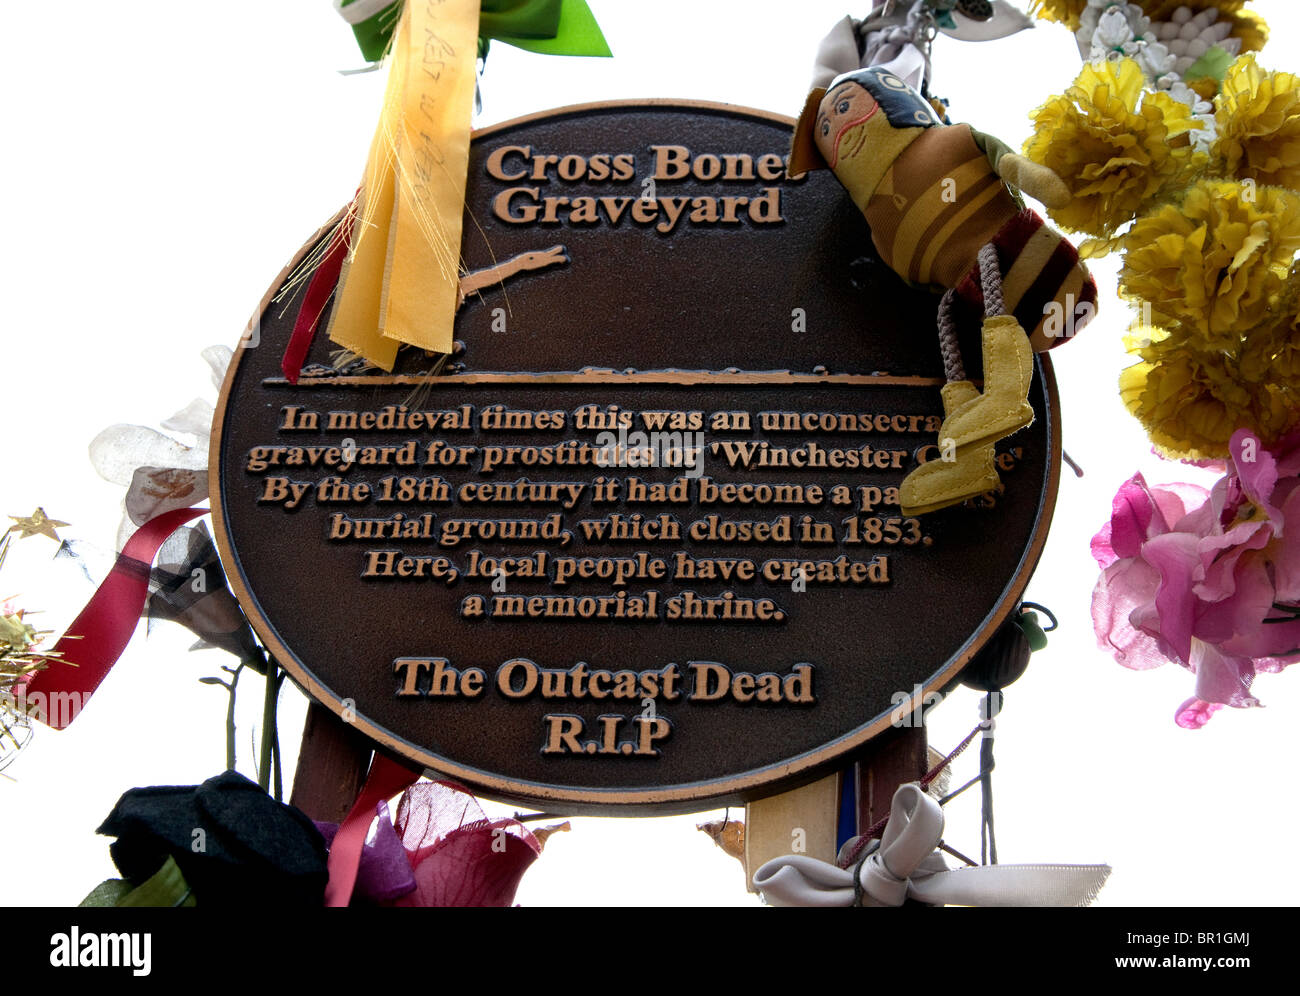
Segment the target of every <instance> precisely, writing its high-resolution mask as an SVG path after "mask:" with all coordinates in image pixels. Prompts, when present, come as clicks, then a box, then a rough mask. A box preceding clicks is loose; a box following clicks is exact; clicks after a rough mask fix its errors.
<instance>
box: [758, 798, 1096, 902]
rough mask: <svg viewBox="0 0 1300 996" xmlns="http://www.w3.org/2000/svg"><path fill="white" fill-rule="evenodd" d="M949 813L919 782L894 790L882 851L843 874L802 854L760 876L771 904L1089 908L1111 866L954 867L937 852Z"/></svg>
mask: <svg viewBox="0 0 1300 996" xmlns="http://www.w3.org/2000/svg"><path fill="white" fill-rule="evenodd" d="M942 836H943V809H942V808H941V807H940V806H939V804H938V803H937V802H936V801H935V800H934V799H932V798H930V796H928V795H926V794H925V792H924V791H923V790H922V789H921V786H920V785H919V784H917V783H916V782H910V783H909V784H907V785H901V786H899V788H898V791H897V792H895V793H894V800H893V803H892V804H891V806H890V810H889V823H888V824H887V825H886V827H885V832H884V835H883V836H882V837H881V840H880V845H879V847H877V848H875V849H874V850H871V851H869V852H868V853H867V855H866V857H865V858H863V860H862V861H861V862H860V863H859V864H858V865H857V866H856V867H854V868H852V869H843V868H838V867H836V866H835V865H832V864H828V863H827V862H825V861H818V860H817V859H816V858H810V857H807V856H806V855H801V854H789V855H786V856H785V857H782V858H774V859H772V860H771V861H769V862H767V863H766V864H764V865H763V866H762V867H761V868H759V869H758V871H756V872H755V873H754V887H755V888H756V889H758V890H759V892H761V893H762V894H763V898H764V899H765V900H766V901H767V902H768V903H769V904H770V905H772V906H902V905H903V901H904V900H906V899H913V900H916V901H918V902H922V903H927V904H929V905H932V906H948V905H952V906H1087V905H1088V904H1089V903H1091V902H1092V901H1093V899H1095V898H1096V897H1097V893H1098V892H1099V891H1100V890H1101V887H1102V885H1104V884H1105V882H1106V878H1107V877H1108V876H1109V875H1110V868H1109V866H1107V865H980V866H978V867H975V868H958V869H956V870H950V869H949V868H948V866H947V864H946V863H945V862H944V860H943V855H942V854H941V853H940V852H939V851H938V846H939V841H940V839H941V837H942Z"/></svg>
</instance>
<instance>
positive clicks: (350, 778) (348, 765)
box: [289, 702, 374, 823]
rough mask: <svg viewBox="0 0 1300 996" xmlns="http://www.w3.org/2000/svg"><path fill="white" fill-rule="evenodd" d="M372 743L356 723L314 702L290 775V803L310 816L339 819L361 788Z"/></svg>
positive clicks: (372, 747)
mask: <svg viewBox="0 0 1300 996" xmlns="http://www.w3.org/2000/svg"><path fill="white" fill-rule="evenodd" d="M373 753H374V744H373V743H372V742H371V741H370V739H369V738H367V737H366V736H364V735H363V734H361V733H360V732H359V731H358V730H357V728H356V727H355V726H352V725H351V724H350V723H345V722H343V720H341V719H339V717H338V716H336V715H334V713H333V712H331V711H330V710H329V709H326V708H325V707H324V706H323V705H320V704H319V703H317V702H313V703H312V704H311V705H310V706H309V707H308V709H307V722H306V724H304V726H303V730H302V748H301V750H300V751H299V754H298V767H297V769H296V770H295V771H294V775H293V793H292V794H291V795H290V797H289V802H290V804H291V805H294V806H297V807H298V808H299V809H301V810H302V811H303V812H304V813H306V814H307V815H308V816H309V817H311V818H312V819H313V820H321V821H324V822H328V823H342V822H343V819H344V817H346V816H347V815H348V811H349V810H350V809H351V808H352V803H353V802H355V801H356V798H357V795H358V794H360V792H361V786H362V784H363V783H364V782H365V780H366V772H367V771H368V770H369V769H370V757H371V755H372V754H373Z"/></svg>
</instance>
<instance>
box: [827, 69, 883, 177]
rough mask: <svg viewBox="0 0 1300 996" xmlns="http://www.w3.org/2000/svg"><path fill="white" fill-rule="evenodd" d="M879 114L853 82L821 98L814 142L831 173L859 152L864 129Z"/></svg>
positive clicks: (842, 85) (834, 88) (832, 89)
mask: <svg viewBox="0 0 1300 996" xmlns="http://www.w3.org/2000/svg"><path fill="white" fill-rule="evenodd" d="M879 111H880V105H879V104H877V103H876V101H875V98H874V97H872V96H871V94H870V93H868V92H867V90H866V88H864V87H862V86H859V85H858V84H857V83H841V84H840V85H839V86H836V87H832V88H831V89H830V91H829V92H827V94H826V96H825V97H823V98H822V102H821V106H820V107H819V108H818V109H817V123H816V131H815V133H814V141H815V142H816V143H817V149H818V151H819V152H821V154H822V157H823V158H824V159H825V160H826V163H827V165H829V166H830V168H831V169H832V170H835V169H837V168H838V167H839V164H840V163H841V162H842V161H844V160H847V159H852V158H854V157H855V156H857V155H859V154H860V153H861V152H862V150H863V148H864V147H865V146H866V145H867V144H868V143H867V135H868V129H867V128H866V127H864V126H865V125H866V123H867V122H868V121H870V120H871V118H872V117H874V116H875V115H876V114H877V113H878V112H879Z"/></svg>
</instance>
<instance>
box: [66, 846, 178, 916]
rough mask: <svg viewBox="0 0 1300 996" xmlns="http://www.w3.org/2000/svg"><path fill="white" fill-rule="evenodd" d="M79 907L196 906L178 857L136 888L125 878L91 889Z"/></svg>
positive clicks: (115, 879)
mask: <svg viewBox="0 0 1300 996" xmlns="http://www.w3.org/2000/svg"><path fill="white" fill-rule="evenodd" d="M78 905H79V906H173V907H174V906H194V905H196V903H195V902H194V893H193V892H191V891H190V887H189V885H188V884H186V882H185V876H184V875H182V874H181V869H180V866H179V865H178V864H176V859H175V858H168V859H167V860H166V861H164V862H163V866H162V867H161V868H159V869H158V870H157V871H156V872H154V873H153V874H152V875H151V876H149V878H147V879H145V881H143V882H142V883H140V885H138V886H133V885H132V884H131V883H130V882H128V881H126V879H122V878H110V879H107V880H105V881H103V882H100V883H99V885H97V886H95V888H94V889H92V890H91V893H90V895H88V896H87V897H86V898H85V899H83V900H82V901H81V902H80V903H79V904H78Z"/></svg>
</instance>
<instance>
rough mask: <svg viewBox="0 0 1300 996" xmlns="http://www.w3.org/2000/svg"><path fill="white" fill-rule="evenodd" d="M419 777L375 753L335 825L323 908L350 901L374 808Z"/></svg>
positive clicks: (416, 772) (373, 817) (395, 762)
mask: <svg viewBox="0 0 1300 996" xmlns="http://www.w3.org/2000/svg"><path fill="white" fill-rule="evenodd" d="M419 777H420V772H418V771H413V770H411V769H410V768H408V767H406V765H404V764H400V763H398V762H397V761H394V760H393V759H392V758H390V757H388V756H386V755H384V754H381V753H379V752H378V751H376V752H375V757H374V760H373V761H371V762H370V773H369V774H368V775H366V783H365V785H363V786H362V787H361V794H360V795H358V796H357V801H356V802H354V803H353V804H352V809H351V811H349V813H348V816H347V819H345V820H344V821H343V822H342V823H341V824H339V831H338V833H336V834H335V835H334V842H333V843H332V844H331V845H330V855H329V861H328V862H327V867H328V868H329V874H330V880H329V883H328V884H327V885H326V886H325V905H326V906H346V905H347V904H348V903H349V902H351V901H352V890H353V888H354V887H355V886H356V884H357V869H358V868H359V867H360V866H361V849H362V848H363V847H365V844H366V835H367V834H368V833H369V832H370V824H371V823H373V822H374V820H375V813H376V807H378V805H379V804H380V803H381V802H386V801H387V800H389V799H391V798H392V797H393V796H395V795H397V794H398V793H399V792H402V791H405V790H406V789H408V788H410V787H411V786H412V785H414V784H415V783H416V781H417V780H419Z"/></svg>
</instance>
